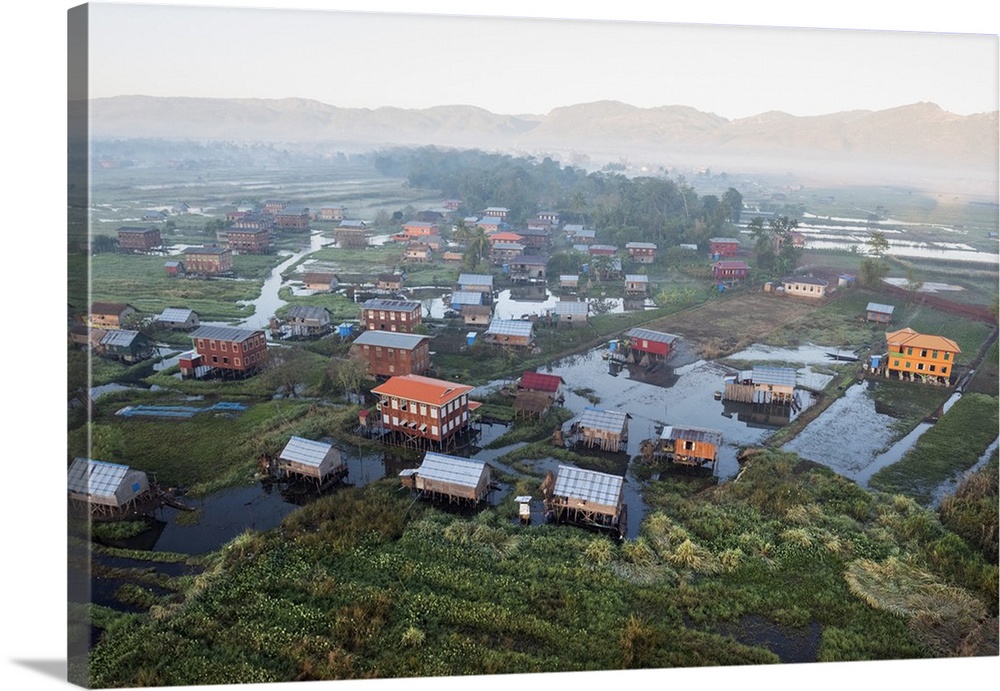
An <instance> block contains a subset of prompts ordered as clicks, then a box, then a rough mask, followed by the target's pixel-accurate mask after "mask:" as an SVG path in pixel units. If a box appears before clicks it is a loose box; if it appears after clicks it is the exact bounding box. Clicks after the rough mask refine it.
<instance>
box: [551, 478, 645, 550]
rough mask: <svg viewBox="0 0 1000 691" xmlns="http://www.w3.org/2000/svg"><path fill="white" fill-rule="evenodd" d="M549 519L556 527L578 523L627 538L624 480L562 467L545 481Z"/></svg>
mask: <svg viewBox="0 0 1000 691" xmlns="http://www.w3.org/2000/svg"><path fill="white" fill-rule="evenodd" d="M541 490H542V498H543V502H544V504H545V512H546V517H547V518H548V519H549V520H551V521H553V522H556V523H564V522H565V523H575V524H577V525H584V526H588V527H594V528H601V529H608V530H611V531H613V532H615V533H616V534H617V535H618V537H619V538H621V537H624V536H625V530H626V524H627V513H628V507H627V506H626V505H625V501H624V496H625V478H623V477H621V476H620V475H609V474H607V473H599V472H596V471H593V470H583V469H581V468H574V467H573V466H565V465H561V466H559V468H558V470H557V472H556V474H555V475H553V474H552V471H549V472H548V473H547V474H546V476H545V479H544V480H543V481H542V486H541Z"/></svg>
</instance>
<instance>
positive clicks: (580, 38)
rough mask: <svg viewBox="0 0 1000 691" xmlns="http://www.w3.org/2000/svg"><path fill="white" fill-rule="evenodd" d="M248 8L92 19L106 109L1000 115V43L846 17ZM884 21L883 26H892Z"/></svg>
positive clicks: (116, 11)
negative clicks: (698, 18) (925, 104)
mask: <svg viewBox="0 0 1000 691" xmlns="http://www.w3.org/2000/svg"><path fill="white" fill-rule="evenodd" d="M238 4H239V5H240V6H239V7H206V6H200V7H192V6H180V5H128V4H118V3H92V4H91V14H90V36H91V42H90V69H89V75H90V80H89V86H90V95H91V97H105V96H118V95H131V94H143V95H153V96H197V97H226V98H286V97H300V98H308V99H314V100H317V101H321V102H323V103H327V104H330V105H335V106H340V107H346V108H377V107H381V106H395V107H401V108H428V107H432V106H438V105H453V104H467V105H475V106H479V107H482V108H485V109H487V110H489V111H491V112H494V113H505V114H526V113H532V114H545V113H548V112H549V111H551V110H552V109H553V108H557V107H560V106H568V105H573V104H577V103H586V102H591V101H597V100H604V99H609V100H617V101H621V102H624V103H628V104H631V105H634V106H639V107H657V106H667V105H684V106H691V107H694V108H697V109H698V110H701V111H706V112H711V113H715V114H717V115H720V116H722V117H725V118H728V119H736V118H743V117H749V116H753V115H757V114H760V113H764V112H767V111H772V110H780V111H783V112H786V113H790V114H792V115H799V116H808V115H821V114H826V113H832V112H839V111H843V110H855V109H865V110H881V109H885V108H892V107H896V106H900V105H908V104H911V103H916V102H920V101H931V102H934V103H937V104H938V105H939V106H941V107H942V108H944V109H945V110H948V111H951V112H953V113H957V114H960V115H968V114H971V113H979V112H985V111H994V110H997V109H998V89H997V81H998V77H997V75H998V40H997V36H996V35H995V34H993V35H990V34H985V33H984V34H976V33H949V32H947V30H940V31H938V32H932V31H929V30H927V29H920V28H919V27H918V28H916V29H909V30H900V31H881V30H873V29H870V28H868V29H866V28H864V24H857V23H856V22H851V21H850V19H848V17H847V15H845V14H842V13H838V15H837V16H834V15H833V13H830V14H829V15H828V16H823V17H822V18H821V19H818V20H816V21H814V22H813V23H810V22H808V21H807V19H806V18H805V17H803V18H802V19H801V22H802V23H798V24H795V23H793V24H792V26H798V27H805V28H791V27H788V26H785V27H774V26H772V27H771V28H766V27H762V26H739V25H732V24H734V23H735V20H737V19H738V17H737V16H736V15H733V19H730V18H729V17H730V14H729V13H728V12H721V13H719V14H717V15H716V16H717V17H718V18H719V19H718V20H712V21H713V22H714V23H715V24H714V25H708V24H704V23H702V24H697V23H692V21H693V20H691V19H687V20H685V19H684V16H685V15H677V13H676V12H674V11H672V12H671V16H679V17H680V19H678V20H673V21H672V22H671V23H667V22H665V21H663V19H665V18H661V19H660V21H635V20H634V19H636V18H638V19H643V18H646V17H648V15H624V16H623V17H622V18H621V19H618V20H613V21H611V20H604V21H601V20H599V19H583V18H579V17H581V16H583V17H585V16H586V15H585V14H582V13H580V12H579V9H580V8H576V10H575V12H576V13H575V14H569V12H565V13H564V14H562V15H558V14H553V13H552V12H550V13H549V14H550V15H552V16H555V17H560V16H561V17H563V18H561V19H560V18H548V19H546V18H532V17H524V16H522V17H520V18H517V17H515V18H507V17H497V16H493V17H489V16H478V17H477V16H458V15H457V14H454V13H455V12H463V13H466V14H467V15H469V14H474V13H476V12H482V10H478V9H476V8H475V7H472V8H470V7H469V6H468V4H466V5H461V4H459V3H440V4H443V5H446V6H447V5H455V6H457V7H458V8H459V9H457V10H456V9H452V10H448V9H447V7H445V8H441V9H437V10H435V7H438V5H436V4H435V3H433V2H431V3H430V4H429V5H425V4H423V3H422V11H424V12H435V11H436V12H438V14H412V10H410V9H406V12H407V14H402V13H399V14H392V13H387V12H375V11H366V12H359V11H336V12H331V11H324V10H317V9H308V5H309V3H308V2H305V3H297V2H288V3H284V6H286V7H293V8H299V7H307V9H286V10H281V9H268V8H269V7H275V6H280V5H282V3H280V2H270V3H253V2H242V3H238ZM516 4H517V3H515V5H516ZM521 4H523V5H529V3H521ZM535 4H537V3H535ZM545 4H546V3H544V2H542V3H541V4H540V6H545ZM755 4H756V3H755ZM252 5H259V6H258V7H252ZM313 5H314V6H320V7H338V8H343V9H345V10H352V9H356V8H352V7H351V6H352V5H357V6H360V7H362V8H368V7H373V8H374V9H378V3H374V4H373V3H371V2H368V3H349V2H344V3H340V2H325V3H313ZM562 5H564V6H565V5H568V3H562ZM849 5H850V3H848V4H847V5H846V6H841V5H840V4H839V3H838V5H837V6H838V7H847V6H849ZM248 6H249V7H248ZM718 7H720V8H721V7H725V4H724V3H723V4H721V5H718ZM404 8H405V5H404ZM515 9H516V8H515V7H508V6H506V5H505V7H504V12H508V13H510V12H514V11H515ZM449 13H450V16H449ZM764 17H766V15H764V14H761V18H764ZM793 19H794V16H791V15H789V16H787V17H786V20H793ZM723 20H724V21H726V22H727V24H729V25H721V23H722V21H723ZM678 21H680V22H684V23H675V22H678ZM702 21H704V20H702ZM883 21H885V22H887V24H882V25H879V24H875V25H874V26H875V27H878V26H886V25H887V26H890V27H891V26H894V24H893V23H892V22H893V21H894V20H892V19H889V18H886V19H885V20H883ZM932 25H934V26H937V25H938V24H937V23H932ZM899 26H900V27H901V28H903V29H908V27H909V25H907V24H899ZM840 27H847V28H840ZM977 27H978V25H977ZM984 30H985V29H978V28H976V29H974V31H984Z"/></svg>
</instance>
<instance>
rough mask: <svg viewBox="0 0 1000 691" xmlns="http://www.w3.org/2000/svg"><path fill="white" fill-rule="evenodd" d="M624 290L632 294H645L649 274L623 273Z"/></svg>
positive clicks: (647, 287)
mask: <svg viewBox="0 0 1000 691" xmlns="http://www.w3.org/2000/svg"><path fill="white" fill-rule="evenodd" d="M625 292H626V293H629V294H632V295H645V294H646V293H647V292H649V276H647V275H645V274H625Z"/></svg>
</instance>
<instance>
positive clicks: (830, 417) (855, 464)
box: [782, 381, 961, 487]
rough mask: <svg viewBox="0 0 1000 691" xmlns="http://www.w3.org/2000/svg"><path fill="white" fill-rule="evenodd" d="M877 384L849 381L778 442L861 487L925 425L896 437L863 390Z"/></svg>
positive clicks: (893, 460)
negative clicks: (816, 414) (800, 427)
mask: <svg viewBox="0 0 1000 691" xmlns="http://www.w3.org/2000/svg"><path fill="white" fill-rule="evenodd" d="M877 385H878V382H877V381H863V382H858V383H856V384H853V385H852V386H850V387H849V388H848V389H847V390H846V391H845V392H844V395H843V396H842V397H841V398H839V399H837V400H836V401H834V402H833V403H832V404H831V405H830V407H829V408H827V409H826V410H825V411H824V412H823V413H822V414H821V415H820V416H819V417H818V418H816V419H815V420H813V421H812V422H811V423H810V424H809V425H808V426H807V427H806V428H805V429H804V430H803V431H802V432H800V433H799V434H798V435H797V436H796V437H795V438H794V439H793V440H792V441H790V442H788V443H787V444H785V445H784V447H782V448H783V449H785V450H787V451H794V452H795V453H797V454H799V456H801V457H802V458H805V459H808V460H810V461H814V462H816V463H821V464H823V465H825V466H827V467H829V468H830V469H831V470H833V471H834V472H836V473H837V474H839V475H843V476H844V477H847V478H850V479H852V480H854V481H855V482H857V483H858V484H859V485H861V486H862V487H867V486H868V481H869V480H870V479H871V477H872V475H874V474H875V473H877V472H878V471H879V470H881V469H882V468H885V467H887V466H890V465H892V464H893V463H896V462H897V461H899V460H900V459H901V458H902V457H903V454H905V453H906V452H907V451H909V450H910V449H911V448H913V445H914V444H915V443H916V441H917V439H919V438H920V436H921V435H922V434H923V433H924V432H926V431H927V430H928V429H930V427H931V425H930V424H929V423H920V424H919V425H917V426H916V427H915V428H914V429H913V430H912V431H910V432H909V433H908V434H906V435H905V436H903V437H902V438H898V435H897V434H896V433H895V432H894V431H893V430H892V424H893V423H894V422H895V421H896V420H895V418H893V417H891V416H889V415H885V414H882V413H878V412H876V411H875V400H874V399H873V398H872V397H871V396H869V395H867V391H868V389H869V387H872V386H877ZM960 397H961V394H960V393H957V392H956V393H955V394H953V395H952V396H951V398H949V399H948V400H947V401H946V402H945V404H944V406H943V410H944V411H947V410H948V409H949V408H950V407H951V406H952V405H953V404H954V403H955V401H957V400H958V399H959V398H960Z"/></svg>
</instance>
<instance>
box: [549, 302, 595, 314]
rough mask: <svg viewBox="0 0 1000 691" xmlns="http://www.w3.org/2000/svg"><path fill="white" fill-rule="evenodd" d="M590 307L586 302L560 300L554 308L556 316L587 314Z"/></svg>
mask: <svg viewBox="0 0 1000 691" xmlns="http://www.w3.org/2000/svg"><path fill="white" fill-rule="evenodd" d="M589 309H590V306H589V305H588V304H587V303H586V302H574V301H572V300H560V301H559V302H557V303H556V306H555V307H554V310H555V313H556V314H587V313H588V311H589Z"/></svg>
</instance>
